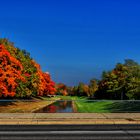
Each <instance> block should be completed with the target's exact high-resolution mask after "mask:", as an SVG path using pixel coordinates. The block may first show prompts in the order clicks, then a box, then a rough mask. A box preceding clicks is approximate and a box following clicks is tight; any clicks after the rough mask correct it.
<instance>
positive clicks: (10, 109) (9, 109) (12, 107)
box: [0, 97, 60, 113]
mask: <svg viewBox="0 0 140 140" xmlns="http://www.w3.org/2000/svg"><path fill="white" fill-rule="evenodd" d="M59 99H60V98H56V97H55V98H48V99H47V98H46V99H43V100H39V99H34V100H24V101H23V100H16V101H6V102H5V101H0V113H32V112H34V111H35V110H38V109H39V108H43V107H45V106H47V105H50V104H52V103H53V102H55V101H56V100H59Z"/></svg>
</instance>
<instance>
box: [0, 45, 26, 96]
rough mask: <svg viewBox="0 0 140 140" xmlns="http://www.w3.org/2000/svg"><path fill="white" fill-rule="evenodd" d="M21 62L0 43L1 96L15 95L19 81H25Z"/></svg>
mask: <svg viewBox="0 0 140 140" xmlns="http://www.w3.org/2000/svg"><path fill="white" fill-rule="evenodd" d="M22 70H23V67H22V65H21V63H20V62H19V61H18V60H17V59H15V58H14V57H12V56H11V54H10V53H9V52H8V51H7V50H6V49H5V47H4V45H0V96H3V97H7V96H11V97H13V96H15V94H16V87H17V86H18V81H19V80H21V81H25V79H24V77H23V76H22Z"/></svg>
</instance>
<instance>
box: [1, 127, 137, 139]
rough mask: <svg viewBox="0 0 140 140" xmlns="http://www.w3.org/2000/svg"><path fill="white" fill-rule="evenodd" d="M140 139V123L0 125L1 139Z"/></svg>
mask: <svg viewBox="0 0 140 140" xmlns="http://www.w3.org/2000/svg"><path fill="white" fill-rule="evenodd" d="M126 139H127V140H140V125H0V140H126Z"/></svg>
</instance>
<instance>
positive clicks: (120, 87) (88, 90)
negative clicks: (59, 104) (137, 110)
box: [57, 59, 140, 100]
mask: <svg viewBox="0 0 140 140" xmlns="http://www.w3.org/2000/svg"><path fill="white" fill-rule="evenodd" d="M59 85H61V87H62V85H63V87H64V89H65V95H71V96H73V95H76V96H87V97H89V98H92V99H111V100H128V99H129V100H137V99H140V65H139V64H138V63H137V62H135V61H134V60H132V59H126V60H125V61H124V63H117V64H116V66H115V67H114V68H113V69H112V70H110V71H104V72H103V73H102V78H101V79H100V80H98V79H92V80H90V82H89V84H84V83H82V82H80V83H79V84H78V85H77V86H73V87H67V86H66V85H64V84H58V85H57V91H58V93H61V94H63V89H62V88H59ZM66 89H67V92H66Z"/></svg>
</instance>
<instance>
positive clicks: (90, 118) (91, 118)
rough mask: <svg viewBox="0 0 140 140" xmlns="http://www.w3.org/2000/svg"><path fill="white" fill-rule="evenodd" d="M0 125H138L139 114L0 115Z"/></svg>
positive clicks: (139, 121) (139, 120)
mask: <svg viewBox="0 0 140 140" xmlns="http://www.w3.org/2000/svg"><path fill="white" fill-rule="evenodd" d="M0 124H1V125H2V124H7V125H8V124H25V125H26V124H34V125H35V124H42V125H43V124H44V125H45V124H140V113H0Z"/></svg>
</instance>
